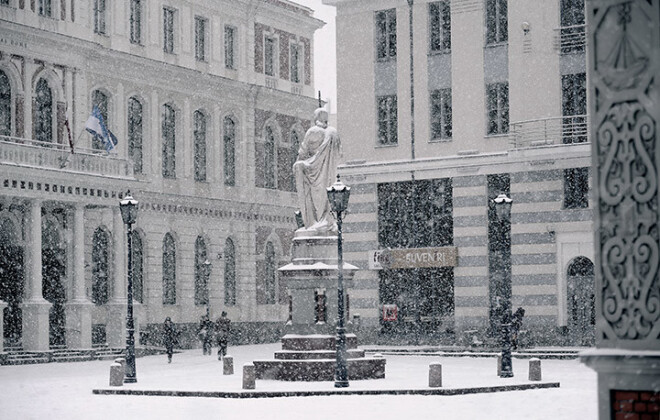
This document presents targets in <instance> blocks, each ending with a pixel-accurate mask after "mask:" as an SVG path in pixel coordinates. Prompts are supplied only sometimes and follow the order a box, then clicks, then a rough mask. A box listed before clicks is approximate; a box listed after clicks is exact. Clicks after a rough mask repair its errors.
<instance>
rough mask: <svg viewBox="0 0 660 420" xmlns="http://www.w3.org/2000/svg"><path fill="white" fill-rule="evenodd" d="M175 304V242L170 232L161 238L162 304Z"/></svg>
mask: <svg viewBox="0 0 660 420" xmlns="http://www.w3.org/2000/svg"><path fill="white" fill-rule="evenodd" d="M174 304H176V243H175V242H174V238H173V237H172V235H171V234H169V233H167V234H166V235H165V239H163V305H174Z"/></svg>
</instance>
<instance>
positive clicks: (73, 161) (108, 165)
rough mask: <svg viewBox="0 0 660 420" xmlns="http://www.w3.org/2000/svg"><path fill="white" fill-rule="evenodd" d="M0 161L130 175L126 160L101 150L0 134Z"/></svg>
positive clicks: (130, 169)
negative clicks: (72, 149)
mask: <svg viewBox="0 0 660 420" xmlns="http://www.w3.org/2000/svg"><path fill="white" fill-rule="evenodd" d="M0 164H10V165H15V166H27V167H33V168H44V169H55V170H58V171H64V172H73V173H84V174H89V175H101V176H107V177H113V178H132V177H133V165H132V163H131V162H130V161H128V160H126V159H123V158H121V157H118V156H116V155H112V154H107V153H106V152H105V151H104V150H92V149H86V148H79V147H76V148H75V153H71V148H70V147H69V146H68V145H65V144H58V143H47V142H42V141H38V140H31V139H25V138H20V137H10V136H0Z"/></svg>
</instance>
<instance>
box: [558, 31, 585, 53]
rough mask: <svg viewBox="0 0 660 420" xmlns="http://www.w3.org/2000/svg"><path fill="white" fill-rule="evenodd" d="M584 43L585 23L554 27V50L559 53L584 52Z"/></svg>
mask: <svg viewBox="0 0 660 420" xmlns="http://www.w3.org/2000/svg"><path fill="white" fill-rule="evenodd" d="M586 45H587V32H586V25H573V26H562V27H561V28H556V29H555V50H556V51H557V52H559V54H562V55H564V54H570V53H580V52H584V50H585V47H586Z"/></svg>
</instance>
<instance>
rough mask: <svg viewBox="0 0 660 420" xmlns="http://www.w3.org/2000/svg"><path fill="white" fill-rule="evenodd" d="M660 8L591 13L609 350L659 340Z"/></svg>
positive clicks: (602, 8) (601, 323)
mask: <svg viewBox="0 0 660 420" xmlns="http://www.w3.org/2000/svg"><path fill="white" fill-rule="evenodd" d="M659 2H660V0H639V1H620V0H619V1H617V0H611V1H600V2H593V4H592V5H591V7H589V12H588V13H590V16H589V19H590V20H591V22H590V25H589V31H590V33H589V43H590V45H589V47H590V52H589V55H590V57H589V59H590V60H592V62H591V64H592V65H593V68H595V72H594V73H592V74H590V77H592V81H591V82H592V83H591V86H592V91H591V92H590V93H591V104H590V108H591V115H592V130H593V133H594V134H595V136H594V137H593V145H592V148H593V152H594V153H593V155H594V158H593V159H594V160H593V163H594V166H596V167H597V169H596V170H594V192H595V194H596V196H595V202H596V203H597V207H596V209H595V213H596V215H595V216H596V222H597V223H596V226H597V227H598V230H597V235H596V247H597V254H598V255H597V258H596V259H597V266H598V268H597V272H598V273H597V274H598V275H597V278H598V281H597V285H596V288H597V290H596V300H597V303H596V305H597V310H598V316H597V325H596V328H597V341H598V343H599V346H602V347H612V346H617V347H627V348H657V346H658V342H659V341H660V279H659V270H658V268H659V264H660V231H659V220H660V219H659V218H660V214H659V209H658V181H659V178H658V161H659V160H660V156H659V153H660V150H659V148H658V145H657V124H658V117H659V116H660V92H659V91H658V88H659V86H658V83H657V82H658V80H657V78H658V76H660V73H659V70H660V67H659V64H658V61H659V60H660V34H659V29H658V28H659V26H660V21H659V20H660V19H659V17H660V13H659V7H658V3H659Z"/></svg>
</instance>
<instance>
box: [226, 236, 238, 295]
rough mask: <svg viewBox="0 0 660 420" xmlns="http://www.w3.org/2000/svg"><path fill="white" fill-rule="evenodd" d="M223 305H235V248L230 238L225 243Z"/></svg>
mask: <svg viewBox="0 0 660 420" xmlns="http://www.w3.org/2000/svg"><path fill="white" fill-rule="evenodd" d="M225 305H236V248H235V247H234V241H232V240H231V239H230V238H227V241H226V242H225Z"/></svg>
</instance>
